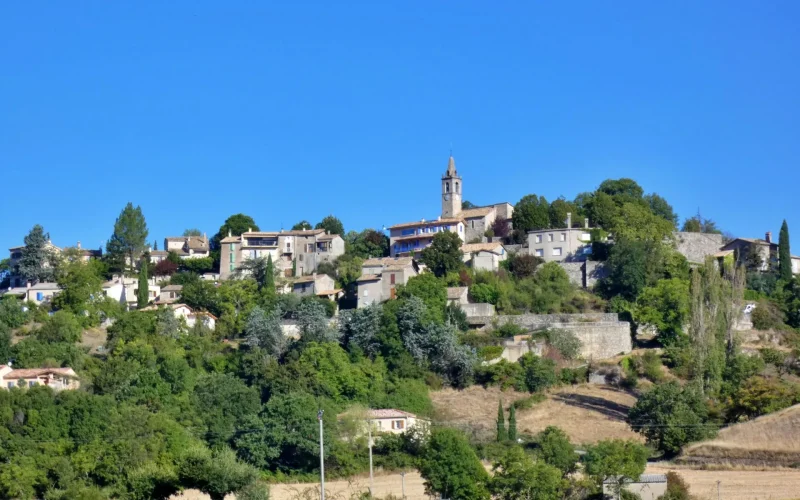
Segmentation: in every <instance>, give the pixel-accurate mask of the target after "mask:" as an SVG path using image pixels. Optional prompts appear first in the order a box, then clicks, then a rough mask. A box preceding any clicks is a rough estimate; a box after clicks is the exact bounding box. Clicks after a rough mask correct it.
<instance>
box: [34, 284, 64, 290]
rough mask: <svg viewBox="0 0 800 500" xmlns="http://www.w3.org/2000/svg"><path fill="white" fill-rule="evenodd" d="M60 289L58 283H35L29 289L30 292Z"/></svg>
mask: <svg viewBox="0 0 800 500" xmlns="http://www.w3.org/2000/svg"><path fill="white" fill-rule="evenodd" d="M60 289H61V287H60V286H58V283H36V284H35V285H33V286H32V287H31V290H60Z"/></svg>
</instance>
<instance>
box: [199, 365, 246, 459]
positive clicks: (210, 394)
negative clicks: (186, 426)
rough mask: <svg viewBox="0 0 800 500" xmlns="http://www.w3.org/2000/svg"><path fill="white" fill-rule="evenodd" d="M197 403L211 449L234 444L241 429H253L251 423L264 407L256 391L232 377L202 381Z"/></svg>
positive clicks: (217, 376) (203, 379)
mask: <svg viewBox="0 0 800 500" xmlns="http://www.w3.org/2000/svg"><path fill="white" fill-rule="evenodd" d="M193 402H194V406H195V409H196V411H197V413H196V415H197V416H198V417H199V418H200V419H201V421H202V422H203V423H204V424H205V426H206V429H207V431H208V442H209V443H210V444H211V445H216V444H222V443H225V442H227V441H229V440H231V439H232V438H233V437H234V436H235V435H236V430H237V429H242V428H249V427H250V426H248V425H247V422H249V420H250V417H254V416H255V415H256V414H257V413H258V410H259V409H260V407H261V404H260V399H259V396H258V393H257V392H256V391H255V389H254V388H252V387H248V386H247V385H245V383H244V382H242V381H241V380H240V379H238V378H236V377H234V376H232V375H230V374H226V375H223V374H219V373H214V374H211V375H208V376H205V377H203V378H201V379H199V380H198V382H197V386H196V387H195V389H194V397H193Z"/></svg>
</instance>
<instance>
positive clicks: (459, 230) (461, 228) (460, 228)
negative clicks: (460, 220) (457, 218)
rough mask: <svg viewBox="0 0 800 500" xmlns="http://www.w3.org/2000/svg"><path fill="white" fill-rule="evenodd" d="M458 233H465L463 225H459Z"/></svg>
mask: <svg viewBox="0 0 800 500" xmlns="http://www.w3.org/2000/svg"><path fill="white" fill-rule="evenodd" d="M458 232H459V233H463V232H464V226H462V225H461V224H459V225H458Z"/></svg>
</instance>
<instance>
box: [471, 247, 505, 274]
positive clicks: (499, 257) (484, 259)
mask: <svg viewBox="0 0 800 500" xmlns="http://www.w3.org/2000/svg"><path fill="white" fill-rule="evenodd" d="M461 253H462V254H463V256H462V259H463V261H464V263H465V264H466V265H467V266H469V267H471V268H472V269H475V270H476V271H497V270H498V269H500V263H501V262H503V261H504V260H506V259H507V258H508V252H506V249H505V247H504V246H503V244H502V243H500V242H499V241H498V242H492V243H467V244H466V245H462V246H461Z"/></svg>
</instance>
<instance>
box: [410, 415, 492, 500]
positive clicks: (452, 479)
mask: <svg viewBox="0 0 800 500" xmlns="http://www.w3.org/2000/svg"><path fill="white" fill-rule="evenodd" d="M419 470H420V474H421V475H422V477H423V478H424V479H425V491H426V492H427V493H428V494H429V495H440V496H441V497H442V498H449V499H451V500H488V499H489V497H490V495H489V491H488V489H487V485H488V483H489V474H488V473H487V472H486V469H484V468H483V465H481V462H480V460H479V459H478V457H477V455H475V452H474V451H473V450H472V447H471V446H470V445H469V442H468V441H467V439H466V437H464V435H463V434H462V433H461V432H459V431H457V430H455V429H449V428H438V429H434V430H433V431H431V436H430V439H429V441H428V443H427V444H426V445H425V447H424V449H423V452H422V456H421V457H420V465H419Z"/></svg>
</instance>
